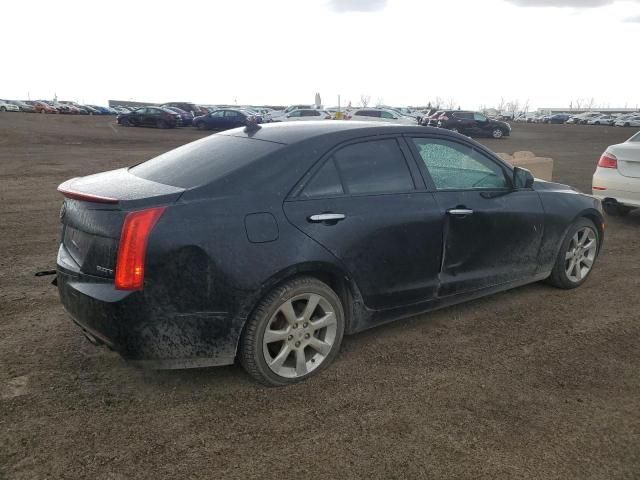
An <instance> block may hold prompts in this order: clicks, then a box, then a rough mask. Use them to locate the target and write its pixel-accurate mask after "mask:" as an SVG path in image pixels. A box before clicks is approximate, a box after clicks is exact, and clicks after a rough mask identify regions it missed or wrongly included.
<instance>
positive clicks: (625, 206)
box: [592, 132, 640, 215]
mask: <svg viewBox="0 0 640 480" xmlns="http://www.w3.org/2000/svg"><path fill="white" fill-rule="evenodd" d="M592 193H593V196H594V197H597V198H599V199H601V200H602V205H603V207H604V211H605V212H607V213H608V214H609V215H626V214H627V213H629V212H630V211H631V210H633V209H634V208H640V132H638V133H636V134H635V135H634V136H633V137H631V138H630V139H629V140H627V141H626V142H624V143H619V144H618V145H611V146H610V147H607V149H606V150H605V152H604V153H603V154H602V156H601V157H600V160H599V161H598V166H597V167H596V171H595V173H594V174H593V184H592Z"/></svg>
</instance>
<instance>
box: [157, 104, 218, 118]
mask: <svg viewBox="0 0 640 480" xmlns="http://www.w3.org/2000/svg"><path fill="white" fill-rule="evenodd" d="M161 106H162V107H176V108H179V109H180V110H184V111H185V112H189V113H191V114H193V116H194V117H197V116H198V115H205V114H207V113H209V110H207V109H206V108H204V107H201V106H200V105H196V104H195V103H190V102H167V103H164V104H162V105H161Z"/></svg>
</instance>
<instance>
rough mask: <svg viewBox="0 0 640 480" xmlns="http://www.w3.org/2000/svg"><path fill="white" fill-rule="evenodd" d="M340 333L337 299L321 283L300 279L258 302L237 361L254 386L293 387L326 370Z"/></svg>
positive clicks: (241, 343) (341, 324)
mask: <svg viewBox="0 0 640 480" xmlns="http://www.w3.org/2000/svg"><path fill="white" fill-rule="evenodd" d="M343 334H344V313H343V308H342V303H341V302H340V299H339V298H338V295H336V293H335V292H334V291H333V290H332V289H331V288H330V287H329V286H328V285H326V284H325V283H323V282H321V281H319V280H317V279H315V278H312V277H301V278H297V279H293V280H290V281H288V282H286V283H284V284H283V285H281V286H279V287H277V288H276V289H275V290H273V291H271V292H270V293H269V294H268V295H267V296H266V297H265V298H263V299H262V301H261V302H260V304H259V305H258V307H257V308H256V310H255V312H254V313H253V315H252V316H251V318H250V319H249V321H248V323H247V325H246V328H245V331H244V333H243V335H242V339H241V340H240V348H239V354H238V356H239V359H240V362H241V364H242V366H243V367H244V368H245V370H246V371H247V372H248V373H249V375H251V376H252V377H253V378H254V379H256V380H257V381H258V382H260V383H262V384H264V385H267V386H270V387H276V386H284V385H289V384H292V383H297V382H300V381H303V380H306V379H307V378H309V377H311V376H312V375H315V374H317V373H318V372H320V371H321V370H323V369H324V368H326V367H327V366H328V365H329V364H330V363H331V362H332V361H333V359H334V358H335V357H336V355H337V354H338V351H339V350H340V344H341V343H342V336H343Z"/></svg>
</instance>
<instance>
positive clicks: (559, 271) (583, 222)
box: [546, 217, 600, 290]
mask: <svg viewBox="0 0 640 480" xmlns="http://www.w3.org/2000/svg"><path fill="white" fill-rule="evenodd" d="M585 227H588V228H590V229H591V230H593V232H594V233H595V237H596V241H597V245H598V246H597V250H596V256H595V258H594V259H593V264H592V266H591V269H590V270H589V272H588V273H587V274H586V275H585V276H584V277H583V278H582V279H581V280H579V281H573V280H571V279H570V278H569V276H568V275H567V272H566V262H567V260H566V254H567V251H568V250H569V245H570V243H571V239H572V238H573V236H574V235H575V234H576V232H578V231H579V230H581V229H583V228H585ZM599 253H600V232H599V231H598V229H597V228H596V226H595V224H594V223H593V222H592V221H591V220H589V219H588V218H585V217H580V218H579V219H578V220H576V221H575V223H574V224H573V225H571V227H570V228H569V230H568V231H567V234H566V236H565V237H564V240H563V241H562V244H561V245H560V250H559V251H558V256H557V258H556V262H555V264H554V265H553V270H552V271H551V275H549V277H548V278H547V280H546V282H547V283H548V284H550V285H553V286H554V287H557V288H562V289H565V290H569V289H572V288H576V287H579V286H580V285H582V284H583V283H584V282H585V281H586V280H587V278H589V275H590V274H591V272H592V271H593V267H594V266H595V262H596V260H597V258H598V254H599Z"/></svg>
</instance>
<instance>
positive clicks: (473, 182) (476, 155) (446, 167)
mask: <svg viewBox="0 0 640 480" xmlns="http://www.w3.org/2000/svg"><path fill="white" fill-rule="evenodd" d="M413 142H414V144H415V146H416V148H417V149H418V153H419V154H420V157H421V158H422V161H423V162H424V164H425V166H426V167H427V170H428V172H429V175H430V176H431V178H432V179H433V183H434V184H435V187H436V189H437V190H476V189H505V188H508V186H509V184H508V182H507V179H506V177H505V174H504V171H503V170H502V167H500V165H498V164H497V163H496V162H494V161H492V160H491V159H489V158H488V157H486V156H485V155H483V154H482V153H480V152H478V151H477V150H475V149H474V148H472V147H469V146H466V145H462V144H459V143H455V142H450V141H447V140H439V139H431V138H414V139H413Z"/></svg>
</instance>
